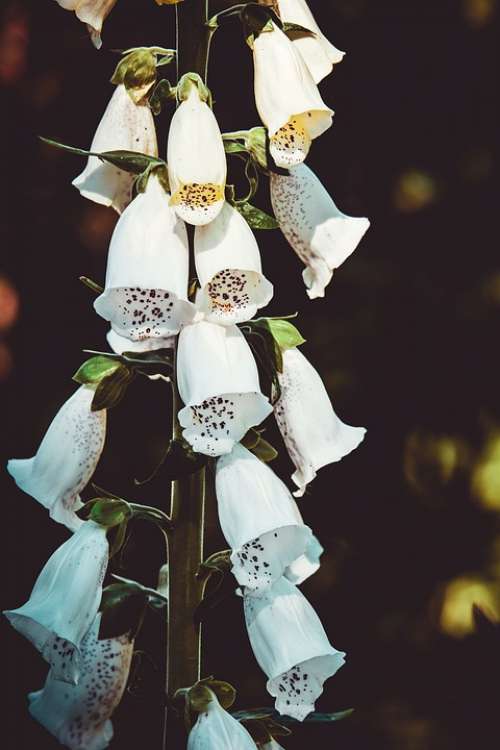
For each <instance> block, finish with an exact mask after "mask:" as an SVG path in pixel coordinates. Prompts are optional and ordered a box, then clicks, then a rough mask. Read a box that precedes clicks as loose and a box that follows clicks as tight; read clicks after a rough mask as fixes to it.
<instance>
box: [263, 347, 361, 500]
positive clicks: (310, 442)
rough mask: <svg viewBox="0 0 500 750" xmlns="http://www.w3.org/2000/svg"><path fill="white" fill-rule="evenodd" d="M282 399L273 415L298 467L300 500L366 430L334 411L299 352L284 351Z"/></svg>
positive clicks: (309, 365) (298, 495) (320, 381)
mask: <svg viewBox="0 0 500 750" xmlns="http://www.w3.org/2000/svg"><path fill="white" fill-rule="evenodd" d="M278 379H279V383H280V387H281V396H280V398H279V400H278V402H277V403H276V404H275V405H274V414H275V417H276V421H277V423H278V427H279V429H280V432H281V435H282V437H283V441H284V443H285V445H286V448H287V450H288V454H289V456H290V458H291V460H292V461H293V463H294V464H295V468H296V471H295V473H294V474H293V476H292V479H293V481H294V482H295V484H296V485H297V487H298V488H299V489H298V490H297V492H295V493H294V494H295V496H296V497H301V496H302V495H303V494H304V492H305V489H306V486H307V485H308V484H309V482H312V480H313V479H314V477H315V476H316V472H317V471H318V469H321V467H322V466H326V465H327V464H330V463H334V462H335V461H340V459H342V458H344V456H347V454H348V453H350V452H351V451H353V450H354V449H355V448H357V447H358V445H359V444H360V443H361V441H362V440H363V438H364V436H365V433H366V430H365V428H364V427H351V426H350V425H347V424H344V422H342V421H341V420H340V419H339V418H338V417H337V415H336V414H335V412H334V411H333V407H332V404H331V402H330V398H329V396H328V393H327V392H326V388H325V386H324V385H323V381H322V380H321V378H320V376H319V375H318V372H317V371H316V370H315V369H314V367H313V366H312V365H311V363H310V362H308V360H307V359H306V358H305V357H304V355H303V354H302V353H301V352H300V351H299V350H298V349H287V350H286V351H284V352H283V372H282V373H278Z"/></svg>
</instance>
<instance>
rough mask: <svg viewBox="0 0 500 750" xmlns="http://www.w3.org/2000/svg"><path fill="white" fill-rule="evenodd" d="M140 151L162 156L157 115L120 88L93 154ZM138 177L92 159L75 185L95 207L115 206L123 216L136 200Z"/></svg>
mask: <svg viewBox="0 0 500 750" xmlns="http://www.w3.org/2000/svg"><path fill="white" fill-rule="evenodd" d="M116 150H123V151H140V152H141V153H143V154H148V155H149V156H158V144H157V141H156V130H155V124H154V120H153V115H152V113H151V110H150V108H149V106H148V105H147V104H146V103H141V104H135V103H134V102H133V101H132V99H131V97H130V96H129V95H128V94H127V90H126V88H125V86H124V85H123V84H120V85H119V86H117V87H116V90H115V92H114V94H113V96H112V97H111V99H110V102H109V104H108V106H107V108H106V111H105V112H104V115H103V116H102V120H101V122H100V123H99V126H98V128H97V130H96V133H95V135H94V139H93V141H92V145H91V147H90V151H93V152H95V153H102V152H103V151H116ZM134 179H135V175H133V174H130V172H126V171H125V170H123V169H119V167H115V166H114V165H113V164H108V163H107V162H102V161H101V160H100V159H98V158H97V156H89V158H88V161H87V166H86V167H85V169H84V170H83V172H82V173H81V174H79V175H78V177H75V179H74V180H73V185H74V186H75V187H76V188H77V190H79V191H80V193H81V194H82V195H83V196H84V197H85V198H88V199H89V200H91V201H94V202H95V203H100V204H102V205H103V206H112V207H113V208H114V209H115V211H117V212H118V213H119V214H120V213H121V212H122V211H123V209H124V208H125V206H127V205H128V204H129V203H130V201H131V200H132V185H133V182H134Z"/></svg>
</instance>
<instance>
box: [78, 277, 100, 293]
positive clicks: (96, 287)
mask: <svg viewBox="0 0 500 750" xmlns="http://www.w3.org/2000/svg"><path fill="white" fill-rule="evenodd" d="M78 280H79V281H81V282H82V284H85V286H86V287H88V288H89V289H91V290H92V291H93V292H94V293H95V294H102V293H103V291H104V288H103V287H102V286H101V285H100V284H98V283H97V282H96V281H93V279H89V277H88V276H80V277H79V279H78Z"/></svg>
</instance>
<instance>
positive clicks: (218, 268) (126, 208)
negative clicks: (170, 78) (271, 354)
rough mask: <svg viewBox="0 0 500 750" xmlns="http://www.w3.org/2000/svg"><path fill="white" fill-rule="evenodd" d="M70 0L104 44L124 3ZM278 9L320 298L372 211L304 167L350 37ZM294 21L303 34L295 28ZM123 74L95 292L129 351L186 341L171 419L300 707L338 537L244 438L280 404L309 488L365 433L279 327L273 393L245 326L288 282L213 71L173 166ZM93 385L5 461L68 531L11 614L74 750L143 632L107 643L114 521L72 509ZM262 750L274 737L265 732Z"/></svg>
mask: <svg viewBox="0 0 500 750" xmlns="http://www.w3.org/2000/svg"><path fill="white" fill-rule="evenodd" d="M57 1H58V2H59V4H60V5H61V6H62V7H64V8H67V9H70V10H74V11H75V13H76V15H77V16H78V18H80V19H81V20H82V21H84V22H85V23H86V24H87V25H88V26H89V29H90V31H91V35H92V38H93V40H94V42H95V43H96V45H97V46H99V45H100V31H101V27H102V21H103V19H104V18H105V17H106V16H107V14H108V13H109V12H110V10H111V9H112V7H113V5H114V4H115V1H116V0H101V1H99V0H94V1H93V2H92V0H57ZM157 2H160V0H157ZM277 7H278V11H279V14H280V18H281V22H280V24H279V25H278V23H277V21H278V20H279V19H278V18H277V17H275V16H273V15H270V16H269V21H268V23H266V24H265V25H264V26H263V28H261V29H260V30H255V31H254V33H253V34H252V36H251V38H250V43H251V47H252V51H253V59H254V83H255V86H254V88H255V102H256V108H257V111H258V113H259V116H260V118H261V120H262V123H263V124H264V126H265V128H266V130H267V139H268V154H267V161H268V164H267V169H266V170H265V171H266V174H268V175H269V180H270V193H271V202H272V205H273V208H274V212H275V215H276V218H277V221H278V223H279V226H280V228H281V231H282V232H283V234H284V236H285V237H286V239H287V240H288V242H289V243H290V244H291V246H292V247H293V249H294V250H295V252H296V253H297V254H298V256H299V257H300V258H301V260H302V261H303V262H304V264H305V266H306V268H305V270H304V272H303V277H304V281H305V284H306V287H307V293H308V295H309V297H311V298H315V297H321V296H324V293H325V287H326V286H327V285H328V283H329V282H330V280H331V277H332V274H333V271H334V270H335V269H336V268H338V267H339V266H340V264H341V263H343V261H344V260H345V259H346V258H347V257H348V256H349V255H350V254H351V253H352V252H353V251H354V249H355V248H356V246H357V245H358V243H359V242H360V240H361V238H362V236H363V234H364V233H365V232H366V230H367V228H368V226H369V222H368V220H367V219H365V218H354V217H349V216H346V215H345V214H343V213H341V212H340V211H339V209H338V208H337V207H336V205H335V203H334V202H333V200H332V198H331V197H330V196H329V195H328V193H327V191H326V190H325V188H324V187H323V185H322V184H321V182H320V180H319V179H318V177H316V175H315V174H314V173H313V172H312V171H311V170H310V169H309V167H308V166H306V164H305V163H304V162H305V159H306V158H307V155H308V153H309V150H310V148H311V145H312V142H313V141H314V140H315V139H316V138H319V137H320V136H321V135H322V134H323V133H324V132H325V131H326V130H327V129H328V128H329V127H330V125H331V123H332V116H333V111H332V110H331V109H330V108H329V107H328V106H327V105H326V104H325V103H324V102H323V100H322V98H321V95H320V93H319V91H318V87H317V84H318V82H319V81H320V80H321V79H322V78H324V76H325V75H327V74H328V73H330V72H331V70H332V67H333V65H334V64H336V63H338V62H340V60H341V59H342V57H343V54H344V53H342V52H340V51H339V50H337V49H336V48H335V47H334V46H333V45H332V44H331V43H330V42H329V41H328V40H327V39H326V38H325V37H324V36H323V34H322V33H321V31H320V29H319V28H318V26H317V24H316V22H315V20H314V18H313V16H312V14H311V12H310V10H309V8H308V6H307V3H306V2H305V0H278V2H277ZM273 19H274V20H273ZM275 21H276V22H275ZM287 24H292V25H296V26H298V27H301V28H302V33H300V34H299V35H298V37H297V38H294V39H291V38H290V37H289V36H288V35H287V34H286V25H287ZM308 31H309V32H310V33H307V32H308ZM304 32H305V33H304ZM116 83H117V87H116V90H115V92H114V94H113V96H112V97H111V100H110V102H109V105H108V107H107V109H106V111H105V113H104V115H103V117H102V120H101V122H100V124H99V126H98V128H97V131H96V133H95V136H94V139H93V141H92V145H91V149H90V156H89V158H88V162H87V165H86V167H85V169H84V170H83V172H82V173H81V174H80V175H79V176H78V177H76V178H75V180H74V181H73V184H74V185H75V187H76V188H77V189H78V190H79V191H80V193H81V194H82V196H84V197H85V198H87V199H90V200H93V201H95V202H97V203H100V204H103V205H105V206H110V207H112V208H114V209H115V210H116V212H117V213H118V214H119V218H118V221H117V224H116V227H115V229H114V232H113V236H112V239H111V243H110V247H109V253H108V261H107V270H106V278H105V286H104V289H103V290H102V292H101V293H100V294H99V296H98V297H97V299H96V300H95V303H94V307H95V310H96V312H97V313H98V315H99V316H101V317H102V318H103V319H104V320H106V321H107V323H108V324H109V330H108V334H107V339H108V342H109V345H110V347H111V349H112V350H113V351H114V352H115V353H117V354H122V353H123V352H145V351H151V350H156V349H165V348H174V349H175V369H176V372H175V380H176V386H175V387H176V388H177V389H178V392H179V395H180V398H181V400H182V403H183V405H182V407H181V408H180V410H179V412H178V414H177V415H176V417H177V419H178V422H179V424H180V426H181V427H182V435H183V437H184V439H185V441H187V443H188V444H189V445H190V447H191V449H192V450H193V451H194V452H196V453H200V454H204V455H205V456H208V457H210V458H212V459H215V477H216V495H217V504H218V513H219V519H220V525H221V528H222V531H223V534H224V537H225V539H226V540H227V543H228V545H229V546H230V548H231V554H230V560H231V565H232V572H233V574H234V576H235V578H236V581H237V584H238V586H239V589H238V591H239V593H240V594H241V596H242V600H243V606H244V614H245V621H246V627H247V631H248V637H249V640H250V643H251V646H252V649H253V651H254V654H255V658H256V660H257V662H258V663H259V665H260V666H261V668H262V670H263V672H264V673H265V674H266V676H267V689H268V692H269V693H270V695H271V696H273V697H274V699H275V706H276V709H277V711H278V712H279V713H280V714H286V715H288V716H290V717H293V718H295V719H298V720H299V721H302V720H303V719H304V718H305V717H306V716H307V715H308V714H309V713H310V712H312V711H313V710H314V705H315V701H316V699H317V698H318V696H319V695H320V694H321V692H322V690H323V684H324V682H325V680H326V679H327V678H328V677H330V676H332V675H334V674H335V672H336V671H337V670H338V669H339V668H340V667H341V666H342V664H343V663H344V656H345V654H344V653H343V652H341V651H337V650H336V649H335V648H334V647H333V646H332V645H331V644H330V642H329V640H328V637H327V635H326V633H325V631H324V629H323V626H322V624H321V622H320V620H319V618H318V616H317V615H316V613H315V611H314V610H313V608H312V606H311V605H310V604H309V602H308V601H307V599H306V598H305V597H304V595H303V594H302V593H301V591H300V590H299V588H298V586H300V584H302V583H303V582H304V581H305V580H306V579H307V578H309V576H311V575H312V574H314V573H315V571H316V570H317V569H318V568H319V565H320V557H321V554H322V552H323V549H322V547H321V544H320V542H319V541H318V539H317V538H316V537H315V535H314V533H313V531H312V530H311V528H309V526H308V525H307V524H306V523H304V520H303V518H302V515H301V512H300V511H299V508H298V505H297V502H296V500H295V499H294V497H293V495H292V493H291V492H290V490H289V489H288V487H287V486H286V485H285V483H284V482H282V481H281V479H279V478H278V476H277V475H276V474H275V473H274V472H273V471H272V469H271V468H270V467H269V466H268V465H267V464H265V463H264V462H263V461H262V460H260V459H259V458H258V457H257V456H256V455H255V454H254V453H253V452H252V450H250V449H248V448H246V447H244V444H243V443H242V441H243V440H244V438H245V436H246V435H247V433H249V431H250V430H252V428H256V427H258V426H259V425H261V423H262V422H263V421H264V420H265V419H266V418H267V417H269V416H270V415H274V418H275V419H276V423H277V425H278V427H279V430H280V432H281V434H282V437H283V440H284V443H285V446H286V448H287V450H288V453H289V457H290V459H291V461H292V463H293V464H294V466H295V472H294V474H293V477H292V480H293V482H294V484H295V485H296V491H295V493H294V494H295V496H296V497H301V496H302V495H304V493H305V491H306V488H307V486H308V484H309V483H310V482H311V481H312V480H313V479H314V478H315V476H316V472H317V471H318V470H319V469H320V468H321V467H323V466H326V465H327V464H330V463H333V462H336V461H339V460H340V459H342V458H343V457H344V456H346V455H347V454H348V453H350V452H351V451H352V450H353V449H355V448H356V447H357V446H358V445H359V443H360V442H361V441H362V440H363V437H364V433H365V430H364V428H361V427H351V426H349V425H347V424H344V423H343V422H342V421H341V420H340V419H339V417H338V416H337V415H336V414H335V412H334V410H333V407H332V404H331V402H330V398H329V396H328V394H327V392H326V389H325V387H324V385H323V383H322V380H321V378H320V376H319V374H318V373H317V372H316V370H315V369H314V368H313V366H312V365H311V364H310V363H309V362H308V360H307V359H306V357H305V356H304V355H303V354H302V352H301V351H300V350H299V349H298V348H297V345H298V344H292V345H288V344H284V343H283V342H280V341H279V340H278V339H275V340H274V342H273V346H274V347H275V349H276V350H277V351H278V354H279V363H280V364H279V367H277V368H275V378H274V385H273V390H272V392H270V393H267V394H266V393H264V392H263V388H262V387H261V380H260V375H259V369H258V366H257V362H256V359H255V358H254V350H253V349H252V348H251V346H250V344H249V336H248V335H246V334H248V330H249V329H251V328H252V325H253V324H255V316H256V314H257V311H258V310H260V309H261V308H263V307H265V306H266V305H267V304H268V303H269V302H270V300H271V298H272V296H273V285H272V284H271V282H270V281H269V280H268V279H267V278H266V275H265V273H264V271H263V267H262V262H261V257H260V252H259V247H258V243H257V240H256V237H255V235H254V233H253V231H252V229H251V227H250V226H249V224H248V222H247V221H246V219H245V211H244V210H242V208H244V206H242V203H244V202H242V201H239V202H238V201H235V200H232V198H231V192H230V191H229V190H227V185H226V179H227V164H226V149H225V146H224V138H223V135H222V133H221V130H220V128H219V124H218V122H217V119H216V117H215V114H214V112H213V109H212V99H211V94H210V92H209V91H208V89H207V88H206V86H205V84H204V82H203V81H202V79H201V78H200V77H199V76H198V75H196V74H194V73H187V74H185V75H184V76H183V77H182V78H181V80H180V81H178V83H177V87H176V89H175V96H176V100H177V108H176V110H175V113H174V114H173V116H172V118H171V122H170V128H169V134H168V144H167V164H164V163H163V162H161V160H159V159H158V158H157V156H158V144H157V138H156V131H155V124H154V120H153V115H152V105H151V102H150V101H149V100H148V98H147V95H148V92H149V90H150V88H151V86H152V85H153V84H152V82H151V81H150V80H149V79H148V80H147V81H146V82H145V85H144V86H142V87H139V90H140V95H139V96H137V91H136V95H134V96H132V95H131V92H130V91H129V90H128V88H127V85H126V82H124V81H123V80H120V81H117V82H116ZM103 152H107V153H111V152H112V153H114V154H119V153H120V152H122V153H129V154H130V152H135V153H139V154H140V155H141V157H144V156H145V157H151V161H150V162H149V167H148V169H147V170H146V171H145V172H143V173H142V174H141V175H140V179H139V180H136V175H134V174H131V173H130V172H129V171H128V170H127V168H126V167H125V165H124V164H121V163H120V162H119V163H118V164H117V163H115V162H112V161H111V162H110V161H109V160H108V161H106V160H104V161H103V160H102V159H101V158H99V157H98V156H96V154H103ZM187 224H188V225H192V227H193V228H192V229H190V230H189V231H188V227H187V226H186V225H187ZM190 235H191V236H192V238H193V241H192V245H193V260H194V266H195V269H196V274H197V284H196V289H195V290H194V291H193V289H192V285H190V281H189V272H190V242H189V236H190ZM94 393H95V387H94V386H93V385H92V384H85V385H82V386H81V387H80V388H79V389H78V390H77V391H76V392H75V393H74V394H73V396H71V398H70V399H69V400H68V401H67V402H66V403H65V404H64V405H63V407H62V408H61V409H60V411H59V412H58V413H57V415H56V417H55V418H54V420H53V422H52V424H51V425H50V427H49V429H48V431H47V433H46V435H45V437H44V438H43V440H42V442H41V445H40V447H39V449H38V451H37V453H36V455H35V456H34V457H33V458H30V459H13V460H11V461H10V462H9V464H8V470H9V472H10V473H11V475H12V476H13V478H14V479H15V481H16V482H17V484H18V486H19V487H20V488H21V489H23V490H24V491H25V492H27V493H28V494H30V495H31V496H32V497H34V498H35V499H36V500H38V501H39V502H40V503H41V504H42V505H43V506H45V507H46V508H47V509H48V510H49V513H50V516H51V517H52V518H53V519H55V520H56V521H58V522H60V523H63V524H65V525H66V526H67V528H68V529H69V530H70V531H71V532H73V535H72V536H71V537H70V538H69V539H68V540H67V541H66V542H65V543H64V544H63V545H62V546H61V547H60V548H59V549H58V550H57V551H56V552H55V553H54V554H53V555H52V557H51V558H50V559H49V560H48V562H47V564H46V565H45V567H44V569H43V570H42V572H41V574H40V575H39V577H38V579H37V581H36V583H35V586H34V588H33V591H32V594H31V597H30V599H29V601H28V602H27V603H26V604H24V605H23V606H21V607H19V608H18V609H15V610H10V611H8V612H6V613H5V614H6V616H7V617H8V619H9V621H10V622H11V624H12V625H13V626H14V627H15V628H16V629H17V630H18V631H19V632H21V633H22V634H23V635H25V636H26V637H27V638H28V639H29V640H30V641H31V642H32V643H33V644H34V646H35V647H36V648H37V649H38V651H39V652H40V653H41V655H42V656H43V658H44V659H45V660H46V661H47V662H48V663H49V665H50V672H49V675H48V677H47V681H46V683H45V686H44V688H43V689H42V690H41V691H38V692H37V693H33V694H31V696H30V712H31V713H32V715H33V716H34V717H35V718H37V719H38V720H39V721H40V723H41V724H43V726H45V727H46V728H47V729H48V730H49V731H50V732H52V734H54V736H55V737H56V738H57V739H58V740H59V741H60V742H61V743H62V744H64V745H66V746H67V747H69V748H71V750H88V749H89V748H91V749H92V750H101V748H104V747H106V746H107V744H108V743H109V741H110V739H111V737H112V727H111V724H110V716H111V713H112V711H113V709H114V708H115V707H116V705H117V704H118V702H119V701H120V698H121V696H122V693H123V690H124V687H125V684H126V680H127V675H128V671H129V667H130V660H131V656H132V649H133V638H132V637H131V636H130V634H124V635H123V636H120V637H115V638H104V639H99V627H100V617H101V615H100V614H99V613H98V608H99V603H100V599H101V593H102V583H103V577H104V575H105V572H106V568H107V563H108V542H107V538H106V528H105V527H104V526H101V525H100V524H99V523H96V522H95V521H94V520H87V521H82V520H81V519H80V517H79V516H78V515H77V513H76V512H77V511H78V510H79V509H80V508H81V505H82V504H81V501H80V494H79V493H80V492H81V491H82V490H83V489H84V487H85V486H86V485H87V483H88V482H89V480H90V478H91V476H92V474H93V472H94V470H95V468H96V465H97V462H98V460H99V457H100V455H101V452H102V450H103V446H104V440H105V430H106V410H105V409H97V410H96V409H95V401H94ZM257 434H259V433H257ZM173 615H174V616H175V613H173ZM98 665H100V666H99V668H98ZM225 747H227V748H228V750H229V748H232V750H236V748H241V749H242V750H243V749H244V748H252V747H255V743H254V740H253V739H252V737H251V736H250V734H248V732H247V731H246V729H245V728H244V727H243V726H242V725H241V723H239V722H238V721H236V720H235V719H234V718H233V717H231V716H230V715H229V714H228V713H227V712H226V711H225V710H224V709H223V707H222V706H221V705H219V702H218V700H217V697H216V696H215V695H213V696H212V698H211V699H210V701H209V703H208V704H207V707H206V710H204V711H202V712H200V714H199V717H198V719H197V721H196V723H195V725H194V727H193V728H192V730H191V733H190V736H189V741H188V750H197V749H198V748H217V749H218V750H222V748H225ZM265 747H267V748H278V747H279V746H278V744H277V743H276V741H275V740H274V739H273V738H270V739H269V742H268V743H267V744H266V745H265Z"/></svg>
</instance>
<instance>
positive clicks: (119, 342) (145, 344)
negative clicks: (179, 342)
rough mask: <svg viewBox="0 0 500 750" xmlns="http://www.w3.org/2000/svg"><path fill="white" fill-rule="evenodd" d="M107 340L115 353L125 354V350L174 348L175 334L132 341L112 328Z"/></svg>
mask: <svg viewBox="0 0 500 750" xmlns="http://www.w3.org/2000/svg"><path fill="white" fill-rule="evenodd" d="M106 340H107V342H108V344H109V346H110V349H112V350H113V351H114V353H115V354H123V352H150V351H154V350H156V349H172V347H173V346H174V345H175V336H169V337H168V338H166V339H160V338H149V339H143V340H142V341H131V340H130V339H127V338H126V337H125V336H120V335H119V334H118V333H116V331H113V329H112V328H110V329H109V331H108V332H107V334H106Z"/></svg>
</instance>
